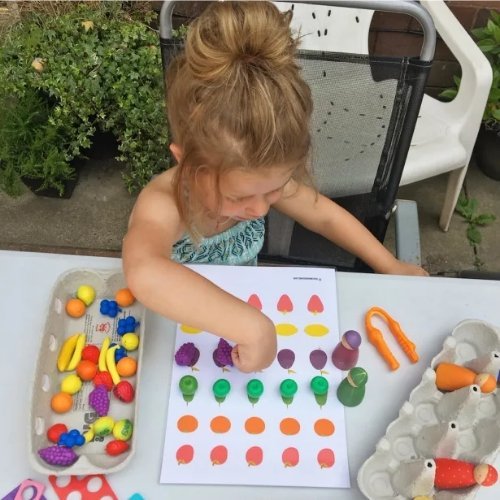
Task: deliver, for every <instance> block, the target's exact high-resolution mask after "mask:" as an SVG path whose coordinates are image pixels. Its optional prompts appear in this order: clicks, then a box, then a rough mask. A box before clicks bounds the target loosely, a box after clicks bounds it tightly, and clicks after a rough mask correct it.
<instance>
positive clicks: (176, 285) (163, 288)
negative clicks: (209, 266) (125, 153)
mask: <svg viewBox="0 0 500 500" xmlns="http://www.w3.org/2000/svg"><path fill="white" fill-rule="evenodd" d="M182 232H183V228H182V224H181V223H180V220H179V217H178V213H177V209H176V207H175V204H174V202H173V200H172V199H171V198H170V199H169V197H168V196H166V195H165V193H162V192H158V191H155V190H153V189H149V190H148V188H146V190H144V191H143V193H141V195H140V197H139V199H138V201H137V204H136V206H135V207H134V210H133V214H132V216H131V221H130V225H129V229H128V232H127V234H126V236H125V238H124V241H123V252H122V257H123V269H124V273H125V276H126V280H127V284H128V286H129V287H130V289H131V291H132V293H133V294H134V295H135V296H136V297H137V299H138V300H139V301H140V302H141V303H142V304H144V305H145V306H146V307H147V308H149V309H151V310H153V311H155V312H157V313H158V314H161V315H162V316H166V317H168V318H170V319H172V320H174V321H176V322H179V323H183V324H187V325H189V326H192V327H194V328H199V329H200V330H204V331H208V332H211V333H214V334H216V335H219V336H221V337H224V338H225V339H227V340H228V341H232V342H233V343H235V344H237V346H236V348H235V349H234V350H233V362H234V364H235V366H236V367H237V368H239V369H240V370H242V371H247V372H249V371H257V370H260V369H263V368H266V367H267V366H269V365H270V364H271V363H272V361H273V360H274V357H275V355H276V348H277V346H276V332H275V328H274V324H273V323H272V321H271V320H270V319H269V318H268V317H267V316H265V315H264V314H262V313H261V312H260V311H258V310H257V309H255V308H254V307H251V306H250V305H248V304H247V303H245V302H243V301H242V300H240V299H238V298H236V297H234V296H232V295H231V294H229V293H227V292H225V291H224V290H222V289H221V288H219V287H218V286H216V285H214V284H213V283H212V282H210V281H209V280H207V279H206V278H204V277H203V276H201V275H199V274H198V273H196V272H194V271H192V270H191V269H189V268H187V267H185V266H183V265H181V264H178V263H176V262H174V261H172V260H171V259H170V254H171V250H172V245H173V242H174V241H177V239H178V238H179V237H180V235H181V234H182Z"/></svg>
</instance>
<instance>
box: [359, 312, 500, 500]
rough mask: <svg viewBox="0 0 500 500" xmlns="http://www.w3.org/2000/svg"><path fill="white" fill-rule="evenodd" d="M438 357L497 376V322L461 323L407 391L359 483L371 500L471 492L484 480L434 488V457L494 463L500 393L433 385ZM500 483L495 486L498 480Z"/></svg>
mask: <svg viewBox="0 0 500 500" xmlns="http://www.w3.org/2000/svg"><path fill="white" fill-rule="evenodd" d="M439 363H454V364H458V365H462V366H466V367H468V368H470V369H472V370H474V371H476V372H478V373H490V374H491V375H493V376H494V377H495V379H496V377H497V375H498V371H499V369H500V329H499V328H497V327H494V326H492V325H490V324H488V323H486V322H484V321H480V320H465V321H462V322H461V323H459V324H458V325H457V326H456V327H455V329H454V330H453V332H452V334H451V336H449V337H447V338H446V340H445V342H444V344H443V349H442V351H441V352H440V353H439V354H438V355H437V356H436V357H434V358H433V360H432V362H431V368H427V369H426V371H425V372H424V374H423V377H422V381H421V382H420V384H419V385H418V386H417V387H415V389H414V390H413V391H412V392H411V393H410V398H409V400H408V401H406V402H405V403H404V404H403V406H402V408H401V410H400V411H399V417H398V418H397V419H396V420H394V421H393V422H392V423H391V424H389V426H388V427H387V430H386V433H385V436H384V437H383V438H382V439H380V441H379V442H378V443H377V445H376V451H375V453H374V454H373V455H371V456H370V457H369V458H368V459H367V460H366V461H365V462H364V464H363V465H362V466H361V468H360V470H359V473H358V485H359V487H360V489H361V491H362V493H363V494H364V495H365V496H366V497H367V498H369V499H370V500H389V499H391V500H394V499H396V500H403V499H406V498H410V499H411V498H414V497H417V496H419V495H429V496H432V495H434V496H433V498H434V499H435V500H471V499H472V498H474V497H475V496H476V494H477V490H478V488H481V487H482V486H474V487H469V488H467V489H462V490H454V491H444V490H440V491H437V490H434V488H433V481H434V471H435V469H434V463H433V462H432V459H433V458H437V457H448V458H455V459H459V460H465V461H467V462H473V463H488V464H493V463H494V461H495V458H496V455H497V453H498V451H499V448H500V417H499V415H500V394H499V391H498V388H497V389H495V391H494V392H492V393H489V394H483V393H481V391H480V389H479V386H477V385H472V386H469V387H464V388H462V389H459V390H456V391H453V392H446V393H444V392H441V391H439V390H438V389H437V388H436V385H435V379H436V372H435V371H434V369H433V368H435V367H436V366H437V365H438V364H439ZM497 487H498V486H497V485H495V486H492V488H497Z"/></svg>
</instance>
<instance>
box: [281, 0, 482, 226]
mask: <svg viewBox="0 0 500 500" xmlns="http://www.w3.org/2000/svg"><path fill="white" fill-rule="evenodd" d="M420 3H421V4H422V5H423V6H424V7H425V8H426V9H427V11H428V12H429V14H430V15H431V17H432V19H433V21H434V24H435V27H436V30H437V32H438V33H439V35H440V36H441V38H442V39H443V41H444V42H445V43H446V45H447V46H448V48H449V49H450V50H451V52H452V53H453V55H454V56H455V57H456V59H457V60H458V62H459V63H460V66H461V69H462V79H461V85H460V89H459V92H458V94H457V96H456V98H455V99H454V100H453V101H451V102H446V103H444V102H440V101H438V100H437V99H434V98H432V97H430V96H428V95H425V96H424V99H423V102H422V106H421V109H420V114H419V119H418V121H417V125H416V128H415V132H414V134H413V138H412V144H411V147H410V150H409V153H408V157H407V160H406V164H405V167H404V170H403V177H402V179H401V185H405V184H411V183H413V182H417V181H420V180H423V179H427V178H429V177H433V176H435V175H439V174H443V173H445V172H449V173H450V175H449V180H448V187H447V190H446V194H445V195H444V202H443V207H442V211H441V216H440V220H439V225H440V227H441V228H442V229H443V230H444V231H447V230H448V228H449V225H450V221H451V216H452V214H453V211H454V208H455V205H456V203H457V199H458V196H459V194H460V190H461V188H462V184H463V181H464V178H465V174H466V173H467V167H468V165H469V160H470V157H471V155H472V149H473V147H474V143H475V141H476V137H477V133H478V131H479V126H480V124H481V117H482V115H483V111H484V107H485V105H486V101H487V98H488V93H489V89H490V86H491V81H492V71H491V66H490V64H489V62H488V60H487V59H486V57H485V56H484V55H483V53H482V52H481V51H480V50H479V48H478V47H477V45H476V43H475V42H474V41H473V40H472V39H471V37H470V36H469V34H468V33H467V31H466V30H465V29H464V28H463V27H462V26H461V24H460V23H459V22H458V20H457V19H456V18H455V16H454V15H453V13H452V12H451V11H450V9H449V8H448V7H447V6H446V5H445V3H444V2H443V1H442V0H421V2H420ZM276 5H277V6H278V8H280V9H281V10H283V11H286V10H289V9H290V8H291V5H293V9H294V15H293V20H292V26H293V28H294V29H296V30H297V31H299V32H300V34H301V35H302V44H301V47H302V48H304V49H309V50H334V51H335V52H351V53H359V54H368V33H369V28H370V23H371V19H372V16H373V11H370V10H365V9H356V8H344V7H331V6H324V5H316V4H290V3H289V2H281V3H280V2H276Z"/></svg>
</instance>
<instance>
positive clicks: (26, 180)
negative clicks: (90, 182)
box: [21, 158, 86, 200]
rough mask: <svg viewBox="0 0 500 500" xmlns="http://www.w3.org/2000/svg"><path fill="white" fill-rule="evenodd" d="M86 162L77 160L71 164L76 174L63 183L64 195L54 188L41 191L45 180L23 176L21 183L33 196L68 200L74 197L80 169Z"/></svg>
mask: <svg viewBox="0 0 500 500" xmlns="http://www.w3.org/2000/svg"><path fill="white" fill-rule="evenodd" d="M85 162H86V159H84V158H75V159H74V160H72V161H71V162H70V163H71V165H72V167H73V168H74V172H75V173H74V176H73V178H72V179H67V180H64V181H63V185H64V191H63V193H62V194H59V190H58V189H56V188H54V187H47V188H44V189H40V186H41V185H42V184H43V179H39V178H31V177H24V176H23V177H21V181H22V182H23V184H24V185H25V186H26V187H27V188H29V190H30V191H31V192H32V193H33V194H36V195H37V196H45V197H46V198H63V199H65V200H68V199H69V198H71V196H72V195H73V191H74V190H75V187H76V185H77V183H78V178H79V176H80V168H81V167H82V166H83V165H84V163H85Z"/></svg>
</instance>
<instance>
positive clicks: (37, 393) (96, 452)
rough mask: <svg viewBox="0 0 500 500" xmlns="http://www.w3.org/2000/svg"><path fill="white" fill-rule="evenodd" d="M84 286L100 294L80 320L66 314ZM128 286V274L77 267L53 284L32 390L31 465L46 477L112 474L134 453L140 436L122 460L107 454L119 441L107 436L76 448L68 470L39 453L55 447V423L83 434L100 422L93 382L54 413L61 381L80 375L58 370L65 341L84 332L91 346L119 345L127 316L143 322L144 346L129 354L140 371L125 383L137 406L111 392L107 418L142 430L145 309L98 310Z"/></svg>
mask: <svg viewBox="0 0 500 500" xmlns="http://www.w3.org/2000/svg"><path fill="white" fill-rule="evenodd" d="M80 285H90V286H92V287H93V288H94V289H95V291H96V298H95V300H94V302H93V303H92V304H91V305H90V306H88V307H87V309H86V313H85V314H84V315H83V316H82V317H81V318H78V319H75V318H72V317H70V316H69V315H68V314H67V313H66V311H65V305H66V302H67V300H68V299H70V298H73V297H75V295H76V291H77V289H78V287H79V286H80ZM125 287H126V285H125V279H124V276H123V274H122V272H121V271H120V270H118V269H116V270H108V271H102V270H92V269H74V270H70V271H68V272H66V273H64V274H63V275H61V276H60V277H59V279H58V281H57V282H56V284H55V285H54V288H53V290H52V294H51V297H50V302H49V307H48V311H47V318H46V322H45V328H44V331H43V335H42V339H41V345H40V349H39V354H38V360H37V364H36V370H35V375H34V381H33V386H32V394H31V411H30V429H29V440H28V441H29V457H30V462H31V465H32V467H33V468H34V469H35V470H36V471H38V472H40V473H42V474H50V475H60V476H64V475H88V474H108V473H111V472H115V471H118V470H120V469H122V468H123V467H125V465H127V463H128V462H129V461H130V459H131V458H132V456H133V454H134V450H135V441H136V435H135V432H133V434H132V437H131V439H130V440H129V441H128V443H129V444H130V448H129V450H128V451H127V452H125V453H122V454H120V455H117V456H111V455H108V454H107V453H106V452H105V446H106V444H107V443H108V442H109V441H111V440H113V439H114V438H113V436H112V435H111V436H106V437H104V438H99V437H97V438H95V439H94V440H93V441H91V442H89V443H86V444H84V445H83V446H81V447H79V446H76V447H74V448H73V450H74V451H75V453H76V454H77V455H79V458H78V460H77V461H76V462H74V463H73V464H72V465H70V466H67V467H61V466H52V465H49V464H47V463H46V462H44V461H43V460H42V459H41V458H40V456H39V455H38V450H40V449H42V448H46V447H48V446H54V443H52V442H50V441H49V440H48V438H47V436H46V433H47V429H49V428H50V427H51V426H52V425H53V424H55V423H63V424H65V425H66V426H67V427H68V430H71V429H78V430H79V431H80V432H82V433H83V432H85V431H86V430H88V429H89V427H90V425H91V424H92V423H93V422H94V421H95V420H96V419H97V418H98V416H97V414H96V412H95V411H94V410H93V409H92V408H91V407H90V406H89V404H88V395H89V393H90V392H91V391H92V389H93V388H94V385H93V383H92V382H91V381H89V382H83V387H82V389H81V390H80V391H79V392H78V393H77V394H75V395H74V396H73V407H72V409H71V410H70V411H69V412H67V413H62V414H58V413H55V412H54V411H53V410H52V409H51V406H50V401H51V398H52V396H53V395H54V394H55V393H57V392H59V390H60V384H61V381H62V380H63V379H64V377H65V376H67V375H69V374H70V373H75V372H74V371H73V372H62V373H60V372H59V371H58V369H57V358H58V354H59V351H60V348H61V346H62V344H63V342H64V340H65V339H66V338H67V337H69V336H71V335H73V334H75V333H85V334H86V344H94V345H97V346H98V347H99V348H100V347H101V345H102V342H103V340H104V338H105V337H110V338H111V342H115V343H117V344H119V343H120V337H119V336H118V333H117V324H118V320H119V319H121V318H125V317H128V316H134V317H135V319H136V321H138V322H139V326H138V328H137V329H136V332H135V333H136V334H137V335H138V336H139V347H138V349H136V350H135V351H132V352H130V351H129V353H128V355H129V356H131V357H134V358H135V359H136V361H137V373H136V374H135V375H134V376H132V377H126V378H123V380H128V381H129V382H130V383H131V384H132V386H133V387H134V389H135V397H134V400H133V401H132V402H130V403H123V402H121V401H120V400H118V399H117V398H116V397H115V396H114V395H113V393H112V392H110V393H109V394H110V407H109V412H108V415H109V416H111V417H112V418H113V419H114V421H115V422H116V421H118V420H121V419H129V420H131V421H132V423H133V427H134V430H135V429H136V428H137V400H138V395H139V394H138V393H139V391H138V389H139V385H138V382H139V378H140V371H141V365H142V350H143V349H142V343H143V340H144V330H145V325H144V316H145V309H144V307H143V306H142V305H141V304H139V303H138V302H137V301H136V302H135V303H134V304H132V305H131V306H130V307H126V308H122V310H121V311H120V312H119V313H118V315H117V317H116V318H110V317H109V316H105V315H103V314H101V313H100V311H99V308H100V302H101V300H103V299H108V300H114V295H115V292H116V291H117V290H119V289H120V288H125Z"/></svg>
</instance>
